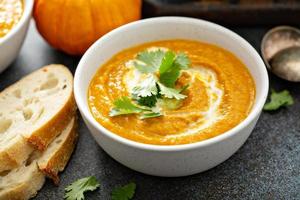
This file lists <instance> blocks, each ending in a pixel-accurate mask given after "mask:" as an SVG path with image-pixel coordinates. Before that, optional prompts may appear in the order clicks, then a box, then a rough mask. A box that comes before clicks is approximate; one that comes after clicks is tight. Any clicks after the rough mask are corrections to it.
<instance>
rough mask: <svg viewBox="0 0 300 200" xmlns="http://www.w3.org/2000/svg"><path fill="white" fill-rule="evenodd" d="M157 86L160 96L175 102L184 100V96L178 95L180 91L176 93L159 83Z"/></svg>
mask: <svg viewBox="0 0 300 200" xmlns="http://www.w3.org/2000/svg"><path fill="white" fill-rule="evenodd" d="M158 85H159V89H160V94H161V95H163V96H165V97H167V98H170V99H171V98H175V99H177V100H180V99H184V98H186V95H184V94H180V91H178V90H176V89H174V88H169V87H166V86H164V85H163V84H161V83H158Z"/></svg>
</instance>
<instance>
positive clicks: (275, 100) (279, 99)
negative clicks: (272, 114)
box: [264, 90, 294, 111]
mask: <svg viewBox="0 0 300 200" xmlns="http://www.w3.org/2000/svg"><path fill="white" fill-rule="evenodd" d="M292 104H294V100H293V97H292V96H291V94H290V92H289V91H287V90H283V91H281V92H276V91H275V90H272V91H271V100H270V102H268V103H266V104H265V106H264V110H266V111H271V110H277V109H279V108H280V107H282V106H290V105H292Z"/></svg>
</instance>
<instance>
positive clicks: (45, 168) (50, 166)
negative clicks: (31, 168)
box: [38, 118, 78, 185]
mask: <svg viewBox="0 0 300 200" xmlns="http://www.w3.org/2000/svg"><path fill="white" fill-rule="evenodd" d="M74 120H75V122H74V125H73V127H72V129H71V132H70V134H69V135H68V137H67V138H66V140H65V141H64V143H63V148H62V149H59V150H58V151H56V152H54V154H53V155H52V156H51V159H49V160H48V162H38V167H39V169H40V170H41V171H42V172H43V173H44V174H45V175H46V176H47V177H49V178H51V179H52V180H53V182H54V184H56V185H58V184H59V176H58V173H59V172H61V171H63V170H64V168H65V167H66V165H67V163H68V160H69V159H70V157H71V155H72V152H73V150H74V148H75V146H76V142H77V139H78V133H77V126H78V125H77V119H76V118H75V119H74Z"/></svg>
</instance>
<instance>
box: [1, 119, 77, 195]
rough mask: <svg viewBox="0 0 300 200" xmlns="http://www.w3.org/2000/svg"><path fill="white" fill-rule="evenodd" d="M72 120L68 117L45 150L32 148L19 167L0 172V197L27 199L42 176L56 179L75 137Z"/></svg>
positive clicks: (39, 183)
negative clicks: (65, 123) (66, 123)
mask: <svg viewBox="0 0 300 200" xmlns="http://www.w3.org/2000/svg"><path fill="white" fill-rule="evenodd" d="M75 120H76V119H75V118H73V119H72V120H71V122H70V123H69V124H68V126H67V127H66V129H65V130H64V131H63V132H62V133H61V134H60V135H59V136H58V137H56V138H55V140H54V141H53V142H52V143H51V144H50V145H49V148H48V149H47V150H46V151H45V152H43V153H41V152H39V151H35V152H33V153H32V154H31V156H30V158H28V160H27V161H26V163H24V164H23V165H22V166H21V167H19V168H16V169H13V170H12V171H10V172H9V173H6V174H4V173H3V174H2V175H0V200H27V199H29V198H31V197H33V196H35V195H36V194H37V191H38V190H40V189H41V188H42V186H43V184H44V182H45V177H46V176H49V177H50V178H54V181H55V182H56V183H58V180H59V179H58V172H60V171H62V170H63V169H64V167H65V166H66V164H67V162H68V160H69V158H70V156H71V154H72V151H73V149H74V147H75V143H76V140H77V136H78V135H77V132H76V124H77V123H76V121H75ZM61 157H63V158H61Z"/></svg>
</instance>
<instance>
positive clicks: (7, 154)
mask: <svg viewBox="0 0 300 200" xmlns="http://www.w3.org/2000/svg"><path fill="white" fill-rule="evenodd" d="M33 150H34V148H33V147H32V146H31V145H30V144H28V142H27V141H26V139H25V138H23V137H22V136H19V139H17V142H16V143H14V145H12V146H10V147H9V148H6V150H5V151H0V172H3V171H5V170H10V169H13V168H16V167H18V166H20V165H21V164H22V163H23V162H24V159H26V158H28V156H29V155H30V154H31V153H32V152H33Z"/></svg>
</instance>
